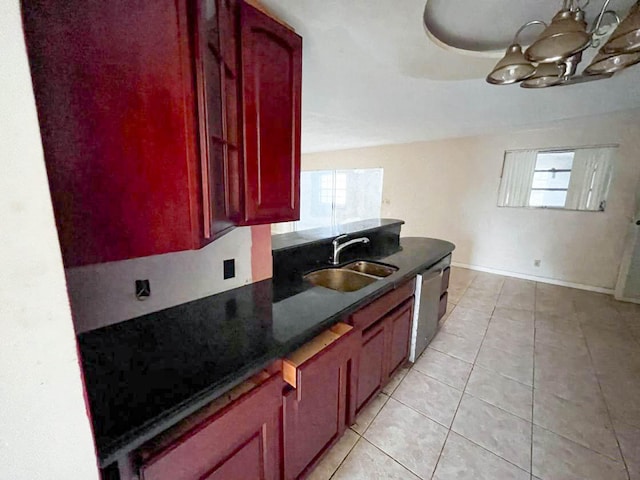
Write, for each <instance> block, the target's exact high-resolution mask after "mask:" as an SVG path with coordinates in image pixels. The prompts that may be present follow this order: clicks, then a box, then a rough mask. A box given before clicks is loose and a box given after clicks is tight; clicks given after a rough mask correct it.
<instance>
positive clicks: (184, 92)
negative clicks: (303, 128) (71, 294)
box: [22, 0, 301, 267]
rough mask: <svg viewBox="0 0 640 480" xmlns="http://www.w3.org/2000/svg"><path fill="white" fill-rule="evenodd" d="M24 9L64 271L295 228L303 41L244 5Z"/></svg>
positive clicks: (159, 1) (102, 4)
mask: <svg viewBox="0 0 640 480" xmlns="http://www.w3.org/2000/svg"><path fill="white" fill-rule="evenodd" d="M22 6H23V20H24V27H25V37H26V41H27V49H28V53H29V60H30V65H31V73H32V78H33V86H34V92H35V98H36V104H37V108H38V117H39V121H40V128H41V134H42V143H43V147H44V153H45V161H46V165H47V173H48V177H49V185H50V189H51V196H52V201H53V208H54V212H55V216H56V223H57V226H58V232H59V237H60V243H61V247H62V253H63V258H64V262H65V266H67V267H74V266H79V265H86V264H92V263H102V262H109V261H114V260H123V259H128V258H135V257H143V256H148V255H157V254H161V253H168V252H174V251H180V250H188V249H197V248H201V247H202V246H204V245H206V244H207V243H209V242H211V241H212V240H213V239H215V238H217V237H218V236H220V235H222V234H223V233H225V232H226V231H228V230H230V229H231V228H232V227H233V225H236V224H241V225H245V224H246V225H249V224H260V223H269V222H276V221H284V220H292V219H294V218H297V217H298V211H299V206H298V199H299V175H300V77H301V39H300V37H298V36H297V35H295V34H294V33H292V32H291V31H290V30H289V29H287V28H285V27H284V26H282V25H281V24H280V23H278V22H276V21H275V20H273V19H271V18H270V17H267V16H265V15H264V14H262V13H260V12H257V11H255V10H254V9H253V8H252V7H249V6H247V5H244V4H242V3H241V0H197V1H186V0H153V1H151V0H109V1H104V0H23V2H22ZM241 16H242V21H244V22H246V23H247V25H241V23H240V20H241ZM243 95H244V96H246V98H245V99H244V101H243ZM243 115H244V120H245V121H244V123H243ZM244 135H246V136H247V141H246V142H245V141H243V137H244Z"/></svg>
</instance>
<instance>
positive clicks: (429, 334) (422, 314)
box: [409, 269, 442, 362]
mask: <svg viewBox="0 0 640 480" xmlns="http://www.w3.org/2000/svg"><path fill="white" fill-rule="evenodd" d="M441 288H442V270H441V269H438V270H436V271H427V272H424V273H422V274H419V275H418V276H417V279H416V293H415V295H416V303H415V306H414V311H413V330H412V332H411V351H410V352H409V361H410V362H415V361H416V359H417V358H418V357H419V356H420V354H422V352H423V351H424V349H425V348H427V345H429V342H430V341H431V339H432V338H433V337H434V335H435V334H436V332H437V331H438V310H439V308H440V290H441Z"/></svg>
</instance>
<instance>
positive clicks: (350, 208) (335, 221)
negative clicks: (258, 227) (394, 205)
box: [272, 168, 383, 233]
mask: <svg viewBox="0 0 640 480" xmlns="http://www.w3.org/2000/svg"><path fill="white" fill-rule="evenodd" d="M382 176H383V170H382V169H381V168H367V169H353V170H317V171H307V172H302V173H301V177H300V220H299V221H297V222H288V223H279V224H274V225H273V226H272V232H273V233H286V232H291V231H300V230H308V229H310V228H316V227H328V226H332V225H339V224H342V223H349V222H355V221H358V220H365V219H367V218H379V217H380V209H381V205H382Z"/></svg>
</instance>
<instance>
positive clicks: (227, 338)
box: [78, 237, 455, 467]
mask: <svg viewBox="0 0 640 480" xmlns="http://www.w3.org/2000/svg"><path fill="white" fill-rule="evenodd" d="M400 246H401V250H400V251H399V252H397V253H394V254H393V255H389V256H387V257H383V258H377V260H379V261H382V262H384V263H388V264H391V265H394V266H396V267H398V271H397V272H395V273H394V274H392V275H390V276H389V277H387V278H384V279H381V280H379V281H377V282H375V283H373V284H371V285H368V286H367V287H365V288H363V289H361V290H358V291H356V292H351V293H340V292H336V291H333V290H329V289H325V288H322V287H313V286H312V285H310V284H307V285H305V286H304V288H302V289H301V288H300V286H299V285H297V286H293V287H292V288H291V289H290V291H291V293H290V294H289V295H288V294H287V292H283V291H279V292H275V293H276V294H275V295H274V291H273V290H274V288H278V289H280V290H282V289H287V288H288V287H287V286H282V285H279V286H277V287H275V286H274V285H273V284H272V282H271V280H265V281H262V282H258V283H254V284H251V285H247V286H244V287H240V288H236V289H234V290H230V291H228V292H224V293H220V294H217V295H212V296H210V297H206V298H202V299H199V300H195V301H192V302H189V303H185V304H182V305H178V306H176V307H171V308H168V309H165V310H162V311H159V312H154V313H152V314H148V315H145V316H142V317H138V318H135V319H132V320H128V321H125V322H122V323H119V324H115V325H110V326H107V327H104V328H100V329H97V330H93V331H90V332H86V333H83V334H81V335H79V336H78V342H79V345H80V351H81V355H82V361H83V367H84V374H85V382H86V386H87V392H88V395H89V401H90V405H91V413H92V418H93V426H94V434H95V437H96V443H97V449H98V458H99V461H100V465H101V466H103V467H104V466H107V465H108V464H110V463H112V462H113V461H115V460H117V459H118V458H120V457H121V456H122V455H124V454H126V453H128V452H130V451H132V450H134V449H135V448H137V447H139V446H140V445H142V444H143V443H144V442H146V441H147V440H149V439H151V438H153V437H154V436H156V435H157V434H159V433H160V432H162V431H163V430H166V429H167V428H169V427H171V426H172V425H174V424H175V423H177V422H178V421H180V420H182V419H183V418H185V417H187V416H188V415H190V414H192V413H193V412H195V411H196V410H198V409H200V408H202V407H203V406H204V405H206V404H207V403H209V402H211V401H212V400H213V399H215V398H217V397H219V396H220V395H222V394H223V393H224V392H226V391H228V390H230V389H231V388H233V387H234V386H236V385H238V384H239V383H241V382H242V381H244V380H245V379H247V378H249V377H250V376H251V375H254V374H255V373H257V372H259V371H260V370H261V369H263V368H265V367H266V366H268V365H269V363H270V362H272V361H274V360H276V359H278V358H281V357H284V356H286V355H287V354H289V353H291V352H292V351H294V350H295V349H296V348H298V347H299V346H301V345H302V344H304V343H305V342H307V341H309V340H310V339H312V338H313V337H314V336H316V335H317V334H318V333H320V332H321V331H323V330H324V329H326V328H328V327H329V326H331V325H332V324H334V323H335V322H337V321H338V320H340V319H342V318H344V316H345V315H347V314H349V313H351V312H353V311H355V310H356V309H358V308H359V307H360V306H362V305H364V304H365V303H368V302H370V301H371V300H373V299H375V298H377V297H379V296H381V295H383V294H384V293H386V292H387V291H389V290H391V289H393V288H395V287H396V286H397V285H399V284H400V283H402V282H404V281H405V280H407V279H408V278H410V277H412V276H414V275H416V274H417V273H418V272H420V271H422V270H424V269H426V268H428V267H430V266H431V265H433V264H435V263H437V262H438V261H439V260H441V259H442V258H444V257H446V256H447V255H449V254H450V253H451V252H452V251H453V249H454V248H455V246H454V245H453V244H452V243H450V242H446V241H443V240H436V239H429V238H417V237H408V238H402V239H401V243H400ZM274 297H275V298H278V299H282V300H280V301H277V302H274V301H273V298H274Z"/></svg>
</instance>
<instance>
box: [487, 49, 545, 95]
mask: <svg viewBox="0 0 640 480" xmlns="http://www.w3.org/2000/svg"><path fill="white" fill-rule="evenodd" d="M535 70H536V67H534V66H533V65H532V64H531V63H530V62H528V61H527V59H526V58H524V54H523V53H522V47H521V46H520V45H518V44H517V43H516V44H513V45H511V46H510V47H509V48H507V52H506V53H505V55H504V57H502V59H501V60H500V61H499V62H498V63H497V64H496V66H495V67H494V69H493V70H492V71H491V73H490V74H489V75H488V76H487V82H489V83H492V84H494V85H510V84H512V83H516V82H519V81H521V80H524V79H526V78H529V77H530V76H531V75H533V72H535Z"/></svg>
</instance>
